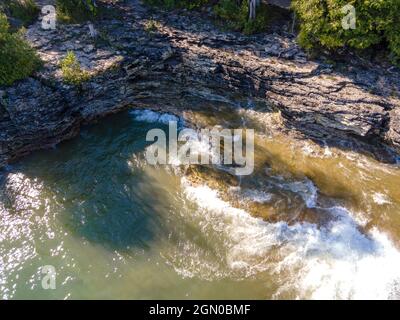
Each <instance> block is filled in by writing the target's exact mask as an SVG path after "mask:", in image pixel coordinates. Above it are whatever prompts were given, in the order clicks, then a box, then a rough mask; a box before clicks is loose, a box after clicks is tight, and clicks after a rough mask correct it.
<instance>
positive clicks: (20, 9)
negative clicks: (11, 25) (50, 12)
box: [4, 0, 39, 25]
mask: <svg viewBox="0 0 400 320" xmlns="http://www.w3.org/2000/svg"><path fill="white" fill-rule="evenodd" d="M4 10H7V11H8V12H9V14H10V15H11V16H12V17H14V18H17V19H19V20H21V21H22V22H23V24H24V25H29V24H31V23H32V22H33V21H34V20H35V19H36V18H37V17H38V14H39V8H38V6H37V5H36V3H35V2H34V1H33V0H5V1H4Z"/></svg>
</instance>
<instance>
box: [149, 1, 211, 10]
mask: <svg viewBox="0 0 400 320" xmlns="http://www.w3.org/2000/svg"><path fill="white" fill-rule="evenodd" d="M145 2H146V3H147V4H149V5H151V6H159V7H164V8H167V9H173V8H186V9H189V10H193V9H196V8H199V7H201V6H204V5H206V4H208V3H209V2H210V0H145Z"/></svg>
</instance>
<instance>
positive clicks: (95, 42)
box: [0, 1, 400, 166]
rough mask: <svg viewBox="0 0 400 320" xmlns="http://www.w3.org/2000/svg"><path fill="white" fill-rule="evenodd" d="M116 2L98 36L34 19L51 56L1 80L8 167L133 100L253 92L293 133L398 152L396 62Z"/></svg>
mask: <svg viewBox="0 0 400 320" xmlns="http://www.w3.org/2000/svg"><path fill="white" fill-rule="evenodd" d="M113 8H114V9H113V11H112V12H111V13H110V15H109V16H108V17H104V18H103V19H102V20H101V21H98V22H97V23H96V25H95V27H96V30H97V31H98V33H99V36H98V37H97V38H96V39H93V38H92V37H91V36H90V34H89V27H88V25H87V24H84V25H61V24H58V25H57V29H56V30H53V31H51V30H50V31H48V30H41V28H40V23H39V22H38V23H36V24H35V25H33V26H31V27H30V28H29V30H28V32H27V39H28V40H29V41H30V42H31V43H32V45H33V46H34V47H35V48H37V50H38V52H39V54H40V56H41V58H42V59H43V61H44V62H45V66H44V68H43V69H42V70H41V71H40V72H38V73H37V74H36V75H35V76H34V77H32V78H29V79H26V80H24V81H20V82H18V83H16V84H15V85H13V86H12V87H7V88H0V104H1V105H0V166H3V165H5V164H6V163H8V162H10V161H12V160H14V159H17V158H19V157H21V156H23V155H26V154H28V153H29V152H31V151H33V150H37V149H41V148H46V147H49V146H51V145H54V144H56V143H58V142H60V141H63V140H65V139H68V138H71V137H73V136H75V135H76V134H77V132H78V131H79V127H80V126H81V125H82V124H84V123H87V122H90V121H93V120H95V119H97V118H99V117H103V116H105V115H107V114H110V113H114V112H118V111H120V110H122V109H124V108H127V107H129V106H131V107H143V108H144V107H146V108H151V109H163V110H165V111H168V112H174V113H179V114H183V113H184V112H185V111H190V110H191V109H193V108H201V103H199V101H206V102H207V101H208V102H210V101H223V102H224V103H226V104H228V105H231V106H232V108H235V107H236V106H237V103H240V102H241V101H247V100H251V99H254V100H257V101H258V103H261V104H264V106H265V107H264V109H263V111H264V112H265V113H268V112H271V110H274V111H280V113H281V115H282V117H283V119H284V124H283V127H282V130H287V132H288V133H290V134H296V135H298V136H299V137H305V138H311V139H313V140H315V141H322V142H324V143H326V141H329V143H334V144H336V145H338V146H342V147H348V146H349V145H352V142H356V144H357V145H359V146H360V148H361V149H363V148H364V149H365V150H367V151H369V150H372V149H373V150H375V151H376V150H378V151H376V152H375V151H374V153H375V154H376V156H377V157H378V158H379V157H380V158H381V159H382V160H386V161H393V159H394V156H395V152H390V151H389V152H386V150H387V146H389V147H390V148H392V149H393V150H394V151H397V152H398V151H400V128H399V120H400V111H399V110H400V98H399V97H400V89H399V88H400V72H399V70H397V69H396V68H394V67H390V66H387V67H384V66H382V65H379V66H377V65H372V64H370V63H368V62H362V61H360V60H359V59H356V58H354V57H352V56H349V58H348V61H347V63H345V64H343V65H342V66H339V67H337V66H336V67H335V68H334V67H333V66H332V65H330V64H327V63H323V62H319V61H311V60H309V59H308V58H307V57H306V55H305V53H304V52H303V51H302V50H301V49H300V48H299V47H298V46H297V45H296V42H295V39H294V36H292V35H290V34H288V33H285V32H284V31H282V32H281V33H280V34H277V33H274V34H262V35H257V36H251V37H247V36H243V35H240V34H237V33H230V32H223V31H219V30H217V28H216V27H215V26H213V25H212V24H211V22H210V21H209V19H207V18H204V17H202V16H203V15H204V14H198V13H192V12H190V13H187V14H182V13H179V14H176V13H171V12H168V13H162V12H161V13H160V12H159V11H157V12H154V11H151V10H150V9H147V8H144V7H143V6H141V5H140V4H139V2H138V1H127V2H126V4H114V5H113ZM68 50H72V51H74V52H75V54H76V55H77V57H78V59H79V61H80V62H81V64H82V66H83V67H84V68H85V69H87V70H88V71H90V73H91V74H92V77H91V80H90V81H88V82H87V83H84V84H83V85H82V86H79V87H73V86H69V85H66V84H65V83H63V81H62V77H61V72H60V68H59V62H60V60H61V59H62V58H63V57H64V56H65V54H66V52H67V51H68ZM194 102H197V105H196V103H194ZM189 120H190V119H189ZM380 150H385V153H383V152H380Z"/></svg>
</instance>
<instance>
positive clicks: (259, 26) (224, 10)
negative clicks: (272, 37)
mask: <svg viewBox="0 0 400 320" xmlns="http://www.w3.org/2000/svg"><path fill="white" fill-rule="evenodd" d="M214 13H215V14H216V16H217V17H219V18H222V19H223V20H224V23H225V24H227V26H228V27H229V28H231V29H234V30H237V31H242V32H243V33H245V34H253V33H257V32H262V31H265V30H266V27H267V24H268V9H267V6H266V5H265V4H260V5H259V6H258V7H257V12H256V18H255V19H253V20H250V19H249V5H248V2H247V1H241V3H238V1H236V0H221V1H219V2H218V4H217V5H216V6H215V7H214Z"/></svg>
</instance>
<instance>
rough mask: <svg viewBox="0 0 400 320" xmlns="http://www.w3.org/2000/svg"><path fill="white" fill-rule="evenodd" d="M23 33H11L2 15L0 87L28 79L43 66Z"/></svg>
mask: <svg viewBox="0 0 400 320" xmlns="http://www.w3.org/2000/svg"><path fill="white" fill-rule="evenodd" d="M22 32H23V31H22V30H21V31H19V32H17V33H11V32H10V31H9V24H8V22H7V17H6V16H5V14H2V13H0V85H11V84H12V83H13V82H14V81H16V80H20V79H23V78H26V77H28V76H29V75H31V74H32V73H33V72H34V71H35V70H37V69H38V68H39V67H40V65H41V62H40V59H39V58H38V56H37V55H36V52H35V51H34V50H33V49H32V48H31V47H30V45H29V44H28V43H27V42H26V41H25V40H24V38H23V34H22Z"/></svg>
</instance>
